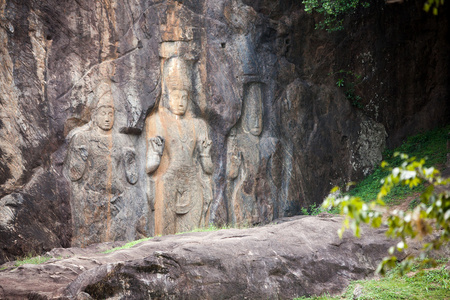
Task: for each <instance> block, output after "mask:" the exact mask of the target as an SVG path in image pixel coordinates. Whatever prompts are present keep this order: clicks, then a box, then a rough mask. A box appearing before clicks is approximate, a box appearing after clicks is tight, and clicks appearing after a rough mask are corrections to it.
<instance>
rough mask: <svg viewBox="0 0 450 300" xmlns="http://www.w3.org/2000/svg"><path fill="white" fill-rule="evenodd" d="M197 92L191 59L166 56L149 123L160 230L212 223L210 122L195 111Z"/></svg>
mask: <svg viewBox="0 0 450 300" xmlns="http://www.w3.org/2000/svg"><path fill="white" fill-rule="evenodd" d="M192 94H193V91H192V70H191V65H190V63H189V62H186V61H185V60H183V59H181V58H179V57H173V58H170V59H168V60H166V61H164V63H163V93H162V97H161V101H160V104H159V107H158V110H157V111H156V112H155V113H154V114H152V115H150V116H149V117H148V119H147V123H146V129H147V141H148V144H147V157H146V172H147V174H148V175H149V184H148V187H147V188H148V198H149V202H150V206H153V205H154V210H155V234H173V233H176V232H182V231H189V230H192V229H194V228H196V227H201V226H204V225H205V224H207V222H208V216H207V214H208V208H209V204H210V203H211V200H212V190H211V181H210V180H211V179H210V174H211V173H212V169H213V165H212V162H211V156H210V149H211V141H210V139H209V137H208V130H207V126H206V123H205V122H204V121H203V120H201V119H199V118H195V117H194V115H193V113H192V103H191V96H192Z"/></svg>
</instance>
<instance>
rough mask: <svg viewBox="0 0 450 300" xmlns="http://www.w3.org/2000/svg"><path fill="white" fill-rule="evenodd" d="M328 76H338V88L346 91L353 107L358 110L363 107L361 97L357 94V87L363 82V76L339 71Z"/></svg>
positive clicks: (346, 95)
mask: <svg viewBox="0 0 450 300" xmlns="http://www.w3.org/2000/svg"><path fill="white" fill-rule="evenodd" d="M328 75H330V76H331V75H334V76H336V78H337V81H336V86H337V87H340V88H343V89H344V93H345V97H346V98H347V100H348V101H350V103H351V104H352V105H353V106H355V107H358V108H362V107H363V106H362V103H361V96H359V95H357V94H356V93H355V87H356V86H358V85H359V84H360V83H361V82H362V79H361V75H358V74H355V73H353V72H352V71H345V70H339V71H338V72H334V73H329V74H328Z"/></svg>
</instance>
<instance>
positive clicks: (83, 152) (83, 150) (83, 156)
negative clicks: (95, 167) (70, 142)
mask: <svg viewBox="0 0 450 300" xmlns="http://www.w3.org/2000/svg"><path fill="white" fill-rule="evenodd" d="M77 150H78V153H79V154H80V156H81V159H82V160H84V161H86V160H87V158H88V149H87V146H85V145H81V146H79V147H77Z"/></svg>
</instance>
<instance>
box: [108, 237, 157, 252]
mask: <svg viewBox="0 0 450 300" xmlns="http://www.w3.org/2000/svg"><path fill="white" fill-rule="evenodd" d="M152 238H153V237H147V238H143V239H140V240H135V241H131V242H129V243H126V244H125V245H123V246H120V247H115V248H112V249H109V250H106V251H103V252H102V253H111V252H115V251H117V250H122V249H128V248H131V247H133V246H134V245H137V244H140V243H142V242H145V241H148V240H150V239H152Z"/></svg>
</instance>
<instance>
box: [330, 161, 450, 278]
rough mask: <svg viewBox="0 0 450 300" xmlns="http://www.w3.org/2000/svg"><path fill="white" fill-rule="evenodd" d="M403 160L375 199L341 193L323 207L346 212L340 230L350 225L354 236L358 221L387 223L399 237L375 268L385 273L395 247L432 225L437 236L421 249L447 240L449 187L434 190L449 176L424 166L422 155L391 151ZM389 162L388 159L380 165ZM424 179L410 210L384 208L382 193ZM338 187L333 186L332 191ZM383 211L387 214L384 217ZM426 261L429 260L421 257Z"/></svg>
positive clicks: (408, 263)
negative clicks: (340, 195)
mask: <svg viewBox="0 0 450 300" xmlns="http://www.w3.org/2000/svg"><path fill="white" fill-rule="evenodd" d="M394 157H400V158H401V159H402V160H403V161H402V163H401V165H400V166H399V167H394V168H391V169H390V173H389V174H388V176H386V177H385V178H384V179H383V180H382V186H381V188H380V191H379V193H378V195H377V199H376V200H375V201H371V202H369V203H366V202H364V201H363V200H362V199H361V198H360V197H354V196H351V197H350V196H348V195H346V196H344V197H341V198H335V197H333V196H330V197H328V198H327V199H326V200H325V201H324V203H323V206H324V207H330V206H336V207H339V209H340V212H341V214H343V215H345V221H344V224H343V227H342V228H341V229H340V231H339V235H340V236H342V234H343V232H344V231H345V229H347V228H352V230H353V231H354V233H355V235H356V236H358V237H359V236H360V225H361V223H367V224H370V225H371V226H372V227H380V226H381V225H382V224H383V223H384V224H385V225H387V228H388V229H387V231H386V235H388V236H390V237H392V238H398V239H400V241H399V242H398V243H397V245H396V246H393V247H391V248H390V249H389V254H390V256H388V257H386V258H384V259H383V261H382V262H381V264H380V265H379V267H378V269H377V272H380V273H381V274H384V273H385V272H386V270H387V268H389V267H394V266H395V264H396V262H397V257H396V256H395V255H394V252H395V250H397V251H404V250H405V249H406V248H408V241H407V238H415V237H419V238H423V237H425V236H427V235H429V234H430V233H431V232H432V231H433V228H434V229H437V230H439V231H438V235H437V237H436V238H434V239H433V240H432V242H430V243H426V244H424V246H423V249H422V250H423V251H424V253H425V252H426V251H429V250H437V249H439V247H440V246H441V245H442V244H443V243H444V242H448V241H449V240H450V191H449V190H446V189H443V190H442V191H441V192H436V188H437V187H439V186H444V187H445V186H446V185H447V184H450V179H444V178H442V177H441V176H440V173H439V171H438V170H437V169H435V168H434V167H426V166H425V159H416V158H415V157H412V158H410V157H409V156H408V155H406V154H399V153H396V154H394ZM386 166H388V163H387V162H383V163H382V167H386ZM422 183H426V184H427V187H426V188H425V190H424V192H423V193H422V194H421V196H420V203H419V204H418V205H417V207H416V208H414V210H412V211H406V212H405V211H402V210H393V211H388V210H385V209H384V207H385V205H386V204H385V202H384V201H383V199H384V197H385V196H386V195H388V194H389V193H390V192H391V190H392V189H393V188H394V187H395V186H398V185H403V186H409V187H410V188H413V187H415V186H418V185H419V184H422ZM336 190H337V188H335V189H333V190H332V193H335V192H336ZM383 213H384V214H385V215H387V217H386V218H385V219H386V220H385V221H383V218H382V216H383ZM412 259H413V257H411V256H409V257H407V258H406V259H405V260H404V261H402V263H401V264H400V270H401V271H402V272H403V271H406V270H408V269H409V268H410V266H411V260H412ZM424 262H425V263H426V262H428V260H424Z"/></svg>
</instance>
